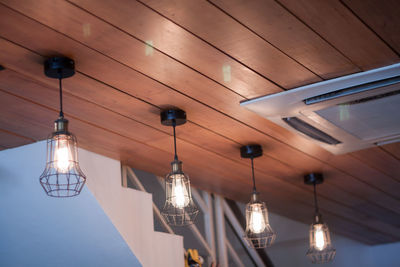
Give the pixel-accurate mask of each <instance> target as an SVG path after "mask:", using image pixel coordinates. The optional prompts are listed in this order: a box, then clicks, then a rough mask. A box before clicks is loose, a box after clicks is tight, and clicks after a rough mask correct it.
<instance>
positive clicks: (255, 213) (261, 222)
mask: <svg viewBox="0 0 400 267" xmlns="http://www.w3.org/2000/svg"><path fill="white" fill-rule="evenodd" d="M249 228H250V231H252V232H253V233H255V234H259V233H261V232H263V231H264V229H265V218H264V216H263V212H262V210H261V209H260V207H259V205H257V204H255V205H254V206H253V209H252V211H251V213H250V222H249Z"/></svg>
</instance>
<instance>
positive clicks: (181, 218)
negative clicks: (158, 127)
mask: <svg viewBox="0 0 400 267" xmlns="http://www.w3.org/2000/svg"><path fill="white" fill-rule="evenodd" d="M185 122H186V113H185V112H184V111H183V110H178V109H172V110H165V111H163V112H162V113H161V123H162V124H163V125H167V126H172V127H173V131H174V150H175V156H174V161H172V162H171V167H172V171H171V172H170V173H169V174H167V176H166V177H165V204H164V207H163V208H162V210H161V214H162V216H163V217H164V218H165V220H166V221H167V223H168V224H169V225H173V226H187V225H190V224H193V223H194V221H195V219H196V217H197V214H198V213H199V210H198V208H197V206H196V204H195V203H194V201H193V198H192V193H191V188H190V180H189V176H188V175H187V174H185V173H184V172H183V170H182V161H180V160H179V159H178V155H177V152H176V133H175V127H176V126H177V125H181V124H184V123H185Z"/></svg>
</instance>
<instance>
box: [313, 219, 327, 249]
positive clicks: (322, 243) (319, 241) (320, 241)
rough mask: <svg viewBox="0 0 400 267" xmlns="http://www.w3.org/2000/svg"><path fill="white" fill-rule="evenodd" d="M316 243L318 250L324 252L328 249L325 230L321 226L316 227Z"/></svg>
mask: <svg viewBox="0 0 400 267" xmlns="http://www.w3.org/2000/svg"><path fill="white" fill-rule="evenodd" d="M314 243H315V247H316V249H318V250H324V249H325V247H326V240H325V235H324V230H323V229H322V225H321V224H317V225H314Z"/></svg>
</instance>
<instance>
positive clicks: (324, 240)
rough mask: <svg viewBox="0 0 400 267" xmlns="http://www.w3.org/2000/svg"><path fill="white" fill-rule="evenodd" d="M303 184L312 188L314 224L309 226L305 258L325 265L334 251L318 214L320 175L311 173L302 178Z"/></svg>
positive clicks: (324, 224)
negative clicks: (317, 186)
mask: <svg viewBox="0 0 400 267" xmlns="http://www.w3.org/2000/svg"><path fill="white" fill-rule="evenodd" d="M304 182H305V183H306V184H309V185H313V186H314V202H315V216H314V222H313V224H311V226H310V234H309V238H310V247H309V249H308V251H307V254H306V255H307V257H308V258H309V259H310V261H311V262H312V263H327V262H330V261H332V260H333V259H334V257H335V255H336V250H335V248H334V247H333V245H332V240H331V235H330V232H329V228H328V226H327V225H326V223H324V222H323V221H322V215H321V214H320V213H319V208H318V202H317V191H316V185H317V184H321V183H322V182H323V176H322V174H316V173H312V174H309V175H306V176H305V177H304Z"/></svg>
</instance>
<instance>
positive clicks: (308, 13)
mask: <svg viewBox="0 0 400 267" xmlns="http://www.w3.org/2000/svg"><path fill="white" fill-rule="evenodd" d="M278 2H279V3H281V4H282V5H283V6H285V7H286V8H287V9H288V10H289V11H290V12H292V13H293V14H294V15H296V16H297V17H298V18H300V19H301V20H302V21H303V22H304V23H306V24H307V25H308V26H309V27H310V28H311V29H313V30H314V31H315V32H317V33H318V34H319V35H321V36H322V37H323V38H324V39H325V40H327V41H328V42H329V43H330V44H332V45H333V46H335V47H336V48H337V49H339V51H341V52H342V53H343V54H344V55H346V56H347V57H348V58H349V59H350V60H351V61H352V62H354V64H356V65H357V66H358V67H360V68H361V69H362V70H368V69H372V68H377V67H382V66H386V65H390V64H392V63H395V62H399V57H398V56H397V55H396V54H395V53H394V52H393V51H392V50H391V49H390V48H389V47H388V46H387V45H386V44H385V43H384V42H382V41H381V40H380V39H379V37H378V36H376V35H375V34H374V33H373V32H372V31H370V30H369V29H368V28H367V27H366V26H365V25H364V24H363V23H362V22H361V21H360V20H359V19H358V18H357V17H355V16H354V15H353V14H352V13H351V11H350V10H348V9H347V8H346V7H345V6H344V5H343V4H341V3H340V2H339V1H336V0H327V1H319V0H278ZM371 12H372V10H371Z"/></svg>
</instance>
